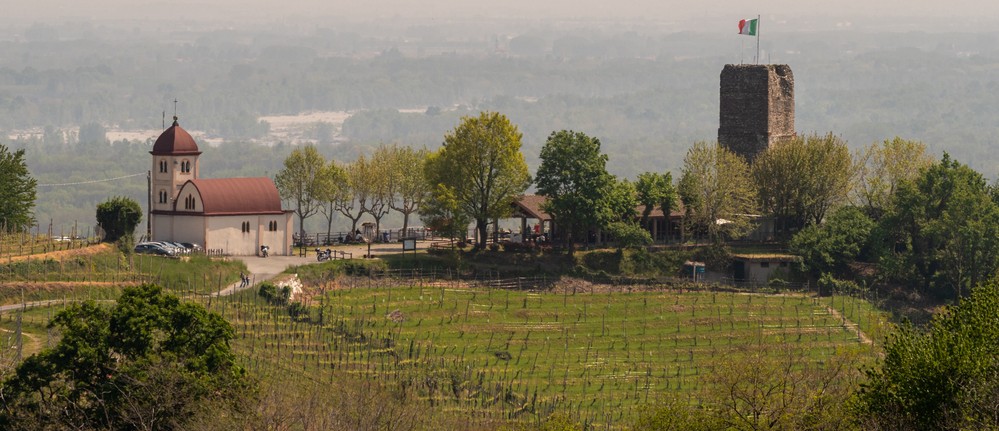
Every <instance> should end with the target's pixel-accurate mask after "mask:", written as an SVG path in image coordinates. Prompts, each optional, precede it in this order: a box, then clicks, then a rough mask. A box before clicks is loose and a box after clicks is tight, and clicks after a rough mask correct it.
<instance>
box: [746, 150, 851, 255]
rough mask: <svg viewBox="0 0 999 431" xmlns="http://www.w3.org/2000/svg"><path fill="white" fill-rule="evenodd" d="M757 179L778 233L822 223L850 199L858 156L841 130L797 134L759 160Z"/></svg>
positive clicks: (763, 204) (754, 169)
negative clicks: (852, 153) (839, 133)
mask: <svg viewBox="0 0 999 431" xmlns="http://www.w3.org/2000/svg"><path fill="white" fill-rule="evenodd" d="M752 173H753V179H754V181H755V182H756V189H757V191H758V194H759V198H760V204H761V207H762V210H763V212H764V213H766V214H769V215H772V216H774V218H775V227H776V228H777V231H778V233H779V234H780V235H781V236H783V237H785V238H787V237H788V235H790V232H791V231H792V230H796V229H800V228H803V227H805V226H808V225H810V224H818V223H821V222H822V219H823V218H825V215H826V213H827V212H828V211H829V210H830V209H832V208H835V207H836V206H838V205H840V204H842V203H844V202H845V201H846V200H847V197H848V194H849V191H850V184H851V179H852V178H853V174H854V169H853V160H852V158H851V156H850V149H849V148H848V147H847V146H846V143H845V142H843V141H842V140H841V139H839V138H838V137H836V136H833V135H832V134H827V135H825V136H818V135H812V136H808V137H805V138H801V137H796V138H794V139H791V140H789V141H787V142H782V143H780V144H778V145H775V146H773V147H770V148H769V149H768V150H767V151H765V152H763V153H762V154H760V155H759V156H758V157H757V158H756V160H755V161H754V162H753V166H752Z"/></svg>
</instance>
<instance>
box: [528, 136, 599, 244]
mask: <svg viewBox="0 0 999 431" xmlns="http://www.w3.org/2000/svg"><path fill="white" fill-rule="evenodd" d="M606 165H607V155H606V154H603V153H601V152H600V140H598V139H597V138H592V137H589V136H587V135H585V134H583V133H581V132H573V131H571V130H562V131H558V132H552V134H551V135H549V136H548V140H547V141H545V145H544V146H543V147H541V166H540V167H538V173H537V178H536V182H537V186H538V193H539V194H542V195H544V196H545V197H547V200H546V202H545V204H544V209H545V211H546V212H548V213H549V214H551V215H552V218H553V219H554V222H555V225H556V226H558V231H559V232H560V233H561V234H562V240H563V242H564V243H565V244H566V249H567V251H568V254H569V255H570V256H572V255H573V251H574V250H575V242H576V237H575V235H576V234H577V232H578V231H579V230H581V229H585V228H589V227H593V226H597V225H598V224H599V223H601V222H603V221H605V220H603V219H602V216H604V214H608V213H610V209H609V208H608V205H609V203H610V202H608V201H607V197H609V196H611V189H612V188H613V186H614V177H613V176H612V175H610V174H609V173H607V168H606Z"/></svg>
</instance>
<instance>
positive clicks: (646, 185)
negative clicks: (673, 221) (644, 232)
mask: <svg viewBox="0 0 999 431" xmlns="http://www.w3.org/2000/svg"><path fill="white" fill-rule="evenodd" d="M635 190H636V191H637V192H638V203H639V204H640V205H642V206H644V209H643V210H642V226H645V228H646V229H649V230H651V229H650V227H649V214H652V211H653V210H654V209H656V207H657V206H658V207H659V208H660V209H662V211H663V216H664V217H666V220H667V224H666V226H667V228H668V227H669V223H668V221H669V216H670V213H671V212H672V211H673V209H675V208H676V204H677V201H678V200H679V196H678V195H677V192H676V187H674V186H673V174H672V173H670V172H667V173H665V174H659V173H656V172H642V173H641V174H638V181H636V182H635Z"/></svg>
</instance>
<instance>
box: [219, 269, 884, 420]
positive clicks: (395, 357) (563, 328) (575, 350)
mask: <svg viewBox="0 0 999 431" xmlns="http://www.w3.org/2000/svg"><path fill="white" fill-rule="evenodd" d="M326 287H327V288H329V290H327V291H326V292H325V294H324V295H321V296H319V297H316V298H313V299H312V310H311V314H310V316H309V317H308V319H309V322H306V321H295V320H293V319H292V318H291V317H290V316H289V314H288V313H287V311H286V309H285V308H284V307H274V306H270V305H266V304H265V303H264V302H263V301H262V300H261V299H259V298H256V297H255V296H254V295H253V294H252V292H250V293H245V294H243V295H240V296H237V297H234V298H230V299H226V300H223V301H222V302H216V303H215V304H214V308H215V309H216V310H217V311H219V312H221V313H223V314H224V315H225V317H226V318H227V319H229V321H230V322H232V323H233V324H234V326H235V327H236V330H237V334H238V336H237V341H236V348H237V350H238V351H239V352H240V354H241V355H242V356H243V357H244V358H245V360H246V365H247V366H248V368H249V369H250V370H251V371H253V372H254V373H256V374H258V375H262V376H264V378H265V379H277V380H280V379H282V378H286V377H287V376H288V375H289V373H291V374H294V375H296V376H298V375H304V376H308V377H309V378H311V379H314V380H316V381H323V380H332V379H335V378H336V376H337V375H340V374H339V373H348V374H351V375H356V376H359V377H363V378H365V379H370V380H375V381H378V382H380V383H382V384H383V385H385V386H386V387H390V388H391V387H401V388H410V389H415V393H417V394H418V396H419V397H420V398H422V399H423V400H424V401H426V402H427V403H428V404H430V405H434V406H439V407H441V408H444V409H446V410H450V411H454V412H459V413H463V414H468V415H472V416H488V417H493V418H501V419H518V420H526V421H529V420H536V419H537V418H540V417H544V416H546V415H547V414H548V413H551V412H563V413H567V414H569V415H570V416H571V417H573V418H574V419H577V420H580V421H582V422H587V423H590V424H595V425H611V424H621V423H626V422H627V421H629V420H630V419H633V418H634V415H635V414H636V412H637V409H638V408H639V407H640V406H642V405H644V404H647V403H649V402H654V401H655V400H656V399H657V398H659V397H661V396H663V395H664V394H670V395H672V396H681V397H683V396H692V397H693V396H696V395H694V394H695V393H696V391H697V390H698V389H700V388H701V387H702V386H703V385H705V384H709V383H707V382H709V381H710V379H709V377H710V376H711V375H712V373H714V372H715V371H716V370H717V369H718V368H719V367H725V366H726V365H727V364H731V363H732V361H738V360H739V359H740V356H741V355H748V354H753V353H754V352H757V351H758V350H759V349H758V348H757V347H758V346H759V344H761V343H762V344H781V343H784V344H786V345H789V346H791V348H792V349H795V350H798V351H799V352H800V353H801V354H803V355H805V356H806V357H807V358H809V359H810V360H812V361H815V362H816V363H820V362H822V361H824V360H826V359H828V358H830V357H831V356H832V355H833V354H834V353H835V352H837V351H842V350H844V349H854V350H859V351H861V352H862V354H863V355H865V356H868V357H873V356H874V354H875V352H876V351H877V348H876V347H874V345H873V344H871V343H870V342H869V341H868V340H870V339H873V340H874V341H875V343H876V342H877V340H878V339H879V337H880V336H881V330H880V328H882V327H883V326H884V321H885V320H884V319H885V318H884V316H883V315H882V314H881V313H879V312H878V311H876V310H875V309H874V308H873V307H871V306H870V305H868V304H867V303H865V302H863V301H861V300H856V299H853V298H848V297H831V298H816V297H809V296H803V295H796V294H789V295H762V294H745V293H738V292H704V291H688V292H680V291H637V290H636V291H631V292H628V291H615V292H604V293H576V294H573V293H572V292H571V291H565V292H561V293H556V292H525V291H515V290H499V289H485V288H472V287H462V286H460V285H458V284H455V283H449V282H436V283H430V282H426V281H422V282H421V281H419V280H415V279H414V280H395V281H393V280H390V279H375V280H371V279H367V278H363V279H341V281H340V282H339V283H333V284H330V285H328V286H326ZM850 319H855V320H850ZM320 322H321V323H320ZM868 330H874V331H876V332H873V333H870V334H866V331H868ZM858 331H863V332H865V337H866V338H864V339H862V337H861V336H860V334H859V332H858ZM692 402H696V401H693V400H692Z"/></svg>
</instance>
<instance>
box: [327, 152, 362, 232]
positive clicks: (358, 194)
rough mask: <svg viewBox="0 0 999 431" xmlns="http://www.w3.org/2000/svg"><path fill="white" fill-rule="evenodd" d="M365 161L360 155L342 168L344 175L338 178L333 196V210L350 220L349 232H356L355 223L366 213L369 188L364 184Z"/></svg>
mask: <svg viewBox="0 0 999 431" xmlns="http://www.w3.org/2000/svg"><path fill="white" fill-rule="evenodd" d="M366 163H367V159H366V158H365V157H364V155H361V156H359V157H358V158H357V160H355V161H354V162H353V163H350V164H348V165H347V166H344V175H343V176H342V177H340V178H339V183H338V184H337V185H336V187H335V189H336V190H337V194H336V195H334V196H333V199H334V201H333V206H334V208H335V209H336V210H337V211H338V212H340V214H343V216H344V217H347V219H349V220H350V232H351V233H353V232H356V231H357V222H358V221H360V220H361V217H364V214H365V213H366V212H367V208H368V200H369V199H370V198H371V188H370V187H369V186H368V185H367V184H365V175H366V171H365V168H364V165H365V164H366Z"/></svg>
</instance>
